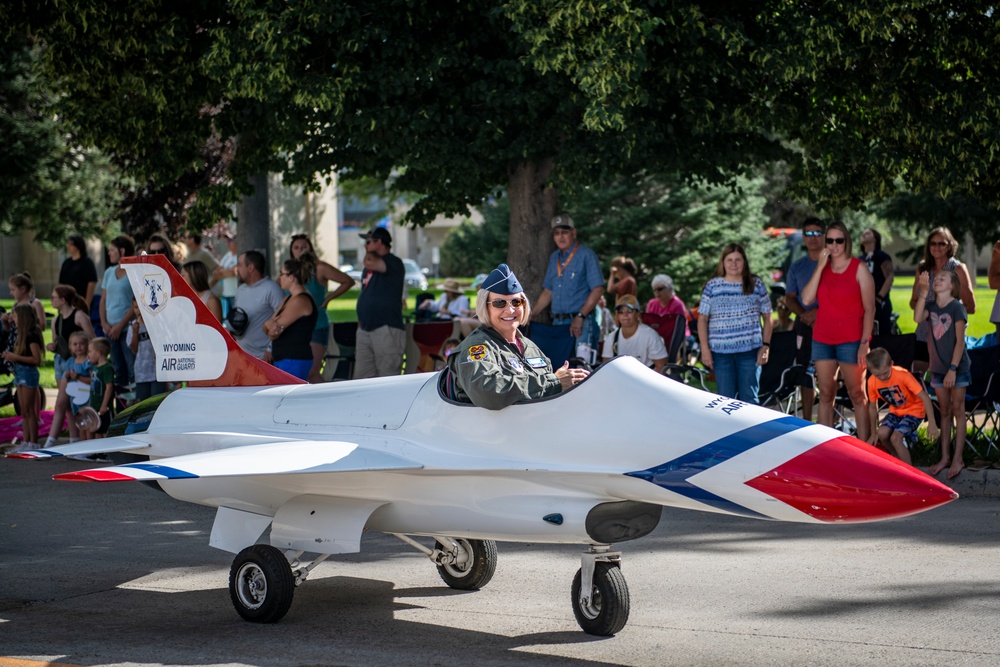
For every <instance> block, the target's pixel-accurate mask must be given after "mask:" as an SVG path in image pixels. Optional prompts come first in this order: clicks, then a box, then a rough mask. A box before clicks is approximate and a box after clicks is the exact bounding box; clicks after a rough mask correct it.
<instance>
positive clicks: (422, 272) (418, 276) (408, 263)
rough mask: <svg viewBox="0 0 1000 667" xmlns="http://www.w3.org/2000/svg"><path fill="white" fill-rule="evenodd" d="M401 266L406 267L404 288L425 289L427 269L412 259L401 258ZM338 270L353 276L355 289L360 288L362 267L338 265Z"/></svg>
mask: <svg viewBox="0 0 1000 667" xmlns="http://www.w3.org/2000/svg"><path fill="white" fill-rule="evenodd" d="M403 268H405V269H406V277H405V278H404V280H405V282H406V288H407V289H410V288H413V289H416V290H419V291H421V292H423V291H425V290H426V289H427V269H421V268H420V265H419V264H417V263H416V262H415V261H413V260H412V259H404V260H403ZM340 270H341V271H343V272H344V273H346V274H347V275H349V276H350V277H351V278H354V287H355V288H356V289H361V273H362V269H356V268H354V267H353V266H349V268H344V267H343V266H342V267H340Z"/></svg>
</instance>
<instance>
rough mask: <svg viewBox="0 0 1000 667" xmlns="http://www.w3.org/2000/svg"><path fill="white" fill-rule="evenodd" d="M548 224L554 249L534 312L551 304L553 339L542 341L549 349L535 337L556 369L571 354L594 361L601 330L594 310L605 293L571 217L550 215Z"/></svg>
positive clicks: (592, 258)
mask: <svg viewBox="0 0 1000 667" xmlns="http://www.w3.org/2000/svg"><path fill="white" fill-rule="evenodd" d="M551 226H552V238H553V240H554V241H555V243H556V251H555V252H553V253H552V255H551V256H550V257H549V266H548V269H547V270H546V272H545V279H544V280H543V281H542V287H543V289H542V293H541V295H540V296H539V297H538V302H537V303H536V304H535V306H534V309H533V311H534V312H536V313H537V312H541V311H543V310H545V308H546V307H548V306H551V308H552V324H553V326H554V328H555V329H556V338H554V339H553V341H551V343H553V344H552V345H549V343H548V342H546V343H545V345H548V346H549V347H550V349H546V348H545V346H543V342H542V341H539V340H537V339H536V343H538V344H539V347H541V348H542V351H543V352H545V354H546V356H548V357H549V359H551V360H552V364H553V367H555V368H558V367H560V366H562V364H563V362H564V361H566V359H567V358H568V357H570V356H575V357H581V358H582V359H584V360H585V361H586V362H587V363H590V364H593V363H595V362H596V361H597V351H598V348H599V346H600V337H601V330H600V324H599V323H598V321H597V315H596V313H595V309H596V308H597V302H598V301H599V300H600V298H601V296H603V295H604V273H603V272H602V271H601V264H600V262H599V261H598V259H597V254H596V253H595V252H594V251H593V250H591V249H590V248H588V247H587V246H585V245H583V244H582V243H580V242H579V241H577V239H576V225H574V224H573V218H571V217H569V216H568V215H565V214H564V215H557V216H556V217H554V218H552V222H551ZM560 339H561V341H562V343H563V344H561V342H560Z"/></svg>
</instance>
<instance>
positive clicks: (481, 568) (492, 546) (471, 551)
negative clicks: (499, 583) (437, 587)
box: [434, 540, 497, 591]
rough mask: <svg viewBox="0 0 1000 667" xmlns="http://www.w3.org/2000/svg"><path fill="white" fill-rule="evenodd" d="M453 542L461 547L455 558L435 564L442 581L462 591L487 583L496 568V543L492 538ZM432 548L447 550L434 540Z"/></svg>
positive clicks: (474, 588)
mask: <svg viewBox="0 0 1000 667" xmlns="http://www.w3.org/2000/svg"><path fill="white" fill-rule="evenodd" d="M455 542H457V543H458V545H459V546H460V547H461V550H460V551H459V553H458V554H457V555H456V556H457V560H456V561H455V562H454V563H443V564H441V565H438V566H437V569H438V574H439V575H441V579H443V580H444V583H446V584H448V585H449V586H451V587H452V588H457V589H458V590H462V591H474V590H478V589H480V588H482V587H483V586H485V585H486V584H488V583H489V581H490V579H492V578H493V573H494V572H496V569H497V543H496V542H494V541H493V540H455ZM434 548H435V549H440V550H441V551H447V549H446V548H445V547H444V546H443V545H442V544H441V543H440V542H435V543H434ZM463 552H464V553H463Z"/></svg>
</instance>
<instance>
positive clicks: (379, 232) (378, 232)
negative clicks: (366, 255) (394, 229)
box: [358, 227, 392, 245]
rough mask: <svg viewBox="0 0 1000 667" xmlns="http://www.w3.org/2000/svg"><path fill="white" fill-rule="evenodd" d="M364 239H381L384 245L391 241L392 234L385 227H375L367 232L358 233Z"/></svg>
mask: <svg viewBox="0 0 1000 667" xmlns="http://www.w3.org/2000/svg"><path fill="white" fill-rule="evenodd" d="M358 236H360V237H361V238H363V239H364V240H366V241H367V240H369V239H375V240H376V241H381V242H382V243H384V244H385V245H389V244H390V243H392V236H390V235H389V230H388V229H386V228H385V227H375V228H374V229H372V230H371V231H370V232H368V233H367V234H358Z"/></svg>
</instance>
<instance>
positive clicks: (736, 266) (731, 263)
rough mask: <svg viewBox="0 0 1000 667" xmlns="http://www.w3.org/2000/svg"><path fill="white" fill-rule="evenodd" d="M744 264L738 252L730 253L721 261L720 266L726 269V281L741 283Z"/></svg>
mask: <svg viewBox="0 0 1000 667" xmlns="http://www.w3.org/2000/svg"><path fill="white" fill-rule="evenodd" d="M745 264H746V262H744V260H743V255H742V254H740V253H739V252H731V253H729V254H728V255H726V256H725V257H724V258H723V259H722V266H723V267H725V269H726V280H729V281H734V280H735V281H739V282H742V281H743V266H744V265H745Z"/></svg>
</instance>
